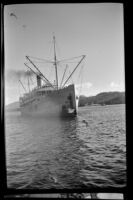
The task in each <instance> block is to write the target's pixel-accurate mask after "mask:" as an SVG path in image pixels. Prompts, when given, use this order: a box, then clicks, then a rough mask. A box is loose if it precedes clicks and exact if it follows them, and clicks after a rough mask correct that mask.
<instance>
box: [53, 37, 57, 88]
mask: <svg viewBox="0 0 133 200" xmlns="http://www.w3.org/2000/svg"><path fill="white" fill-rule="evenodd" d="M53 41H54V65H55V74H56V85H57V90H58V72H57V59H56V49H55V36H53Z"/></svg>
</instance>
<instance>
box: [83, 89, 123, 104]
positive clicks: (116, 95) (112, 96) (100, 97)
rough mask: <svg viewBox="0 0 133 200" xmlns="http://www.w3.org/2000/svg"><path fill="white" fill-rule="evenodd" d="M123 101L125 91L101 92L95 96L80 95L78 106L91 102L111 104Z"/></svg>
mask: <svg viewBox="0 0 133 200" xmlns="http://www.w3.org/2000/svg"><path fill="white" fill-rule="evenodd" d="M123 103H125V92H102V93H99V94H97V95H96V96H91V97H86V96H80V98H79V106H84V105H92V104H100V105H111V104H123Z"/></svg>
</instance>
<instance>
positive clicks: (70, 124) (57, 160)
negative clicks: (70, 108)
mask: <svg viewBox="0 0 133 200" xmlns="http://www.w3.org/2000/svg"><path fill="white" fill-rule="evenodd" d="M84 120H85V121H86V122H87V126H86V124H85V123H84ZM5 132H6V158H7V183H8V187H9V188H17V189H18V188H23V189H30V188H31V189H37V188H38V189H49V188H57V189H63V188H70V189H72V188H73V189H74V188H92V187H101V188H103V187H124V186H125V185H126V138H125V137H126V136H125V106H124V105H112V106H111V105H110V106H105V107H103V106H95V107H93V106H91V107H81V108H79V114H78V115H77V117H75V118H54V117H53V118H52V117H48V118H46V117H45V118H42V117H41V118H38V117H34V118H33V117H32V118H31V117H22V116H21V114H20V113H19V112H10V113H6V131H5Z"/></svg>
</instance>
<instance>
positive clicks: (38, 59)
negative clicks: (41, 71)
mask: <svg viewBox="0 0 133 200" xmlns="http://www.w3.org/2000/svg"><path fill="white" fill-rule="evenodd" d="M28 57H30V58H33V59H37V60H42V61H45V62H49V63H54V61H51V60H47V59H43V58H37V57H33V56H28Z"/></svg>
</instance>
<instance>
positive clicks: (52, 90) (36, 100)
mask: <svg viewBox="0 0 133 200" xmlns="http://www.w3.org/2000/svg"><path fill="white" fill-rule="evenodd" d="M53 45H54V59H53V61H51V63H52V64H53V65H54V67H55V78H56V79H55V81H54V83H52V82H51V81H50V80H48V78H46V76H45V75H44V74H43V73H42V72H41V71H40V70H39V68H38V67H37V66H36V64H35V63H34V62H33V60H32V59H31V57H30V56H26V59H27V61H28V62H29V63H30V64H31V65H32V68H31V67H29V65H28V64H27V63H24V64H25V65H26V67H27V68H28V70H29V71H30V72H32V73H34V74H35V76H36V83H37V86H36V87H35V88H33V89H32V90H31V91H29V92H26V90H25V87H24V85H23V83H22V81H21V80H19V82H20V83H21V85H22V87H23V89H24V90H25V93H24V94H23V96H20V98H19V103H20V111H21V113H22V114H23V115H30V116H36V115H41V116H61V117H74V116H76V115H77V111H78V99H79V97H78V96H77V95H76V92H75V85H74V84H70V85H67V83H68V81H69V80H70V78H71V77H72V75H73V74H74V72H75V71H76V69H77V68H78V66H79V65H80V63H81V62H82V60H83V59H84V58H85V55H82V56H80V57H81V58H80V61H79V62H78V64H77V65H76V66H75V68H74V70H73V71H72V72H71V74H69V76H68V77H67V78H66V81H65V82H64V83H63V80H64V77H65V72H66V69H65V70H64V73H63V76H62V84H60V86H59V83H58V63H59V61H58V60H57V58H56V48H55V36H53ZM33 68H34V70H33Z"/></svg>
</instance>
